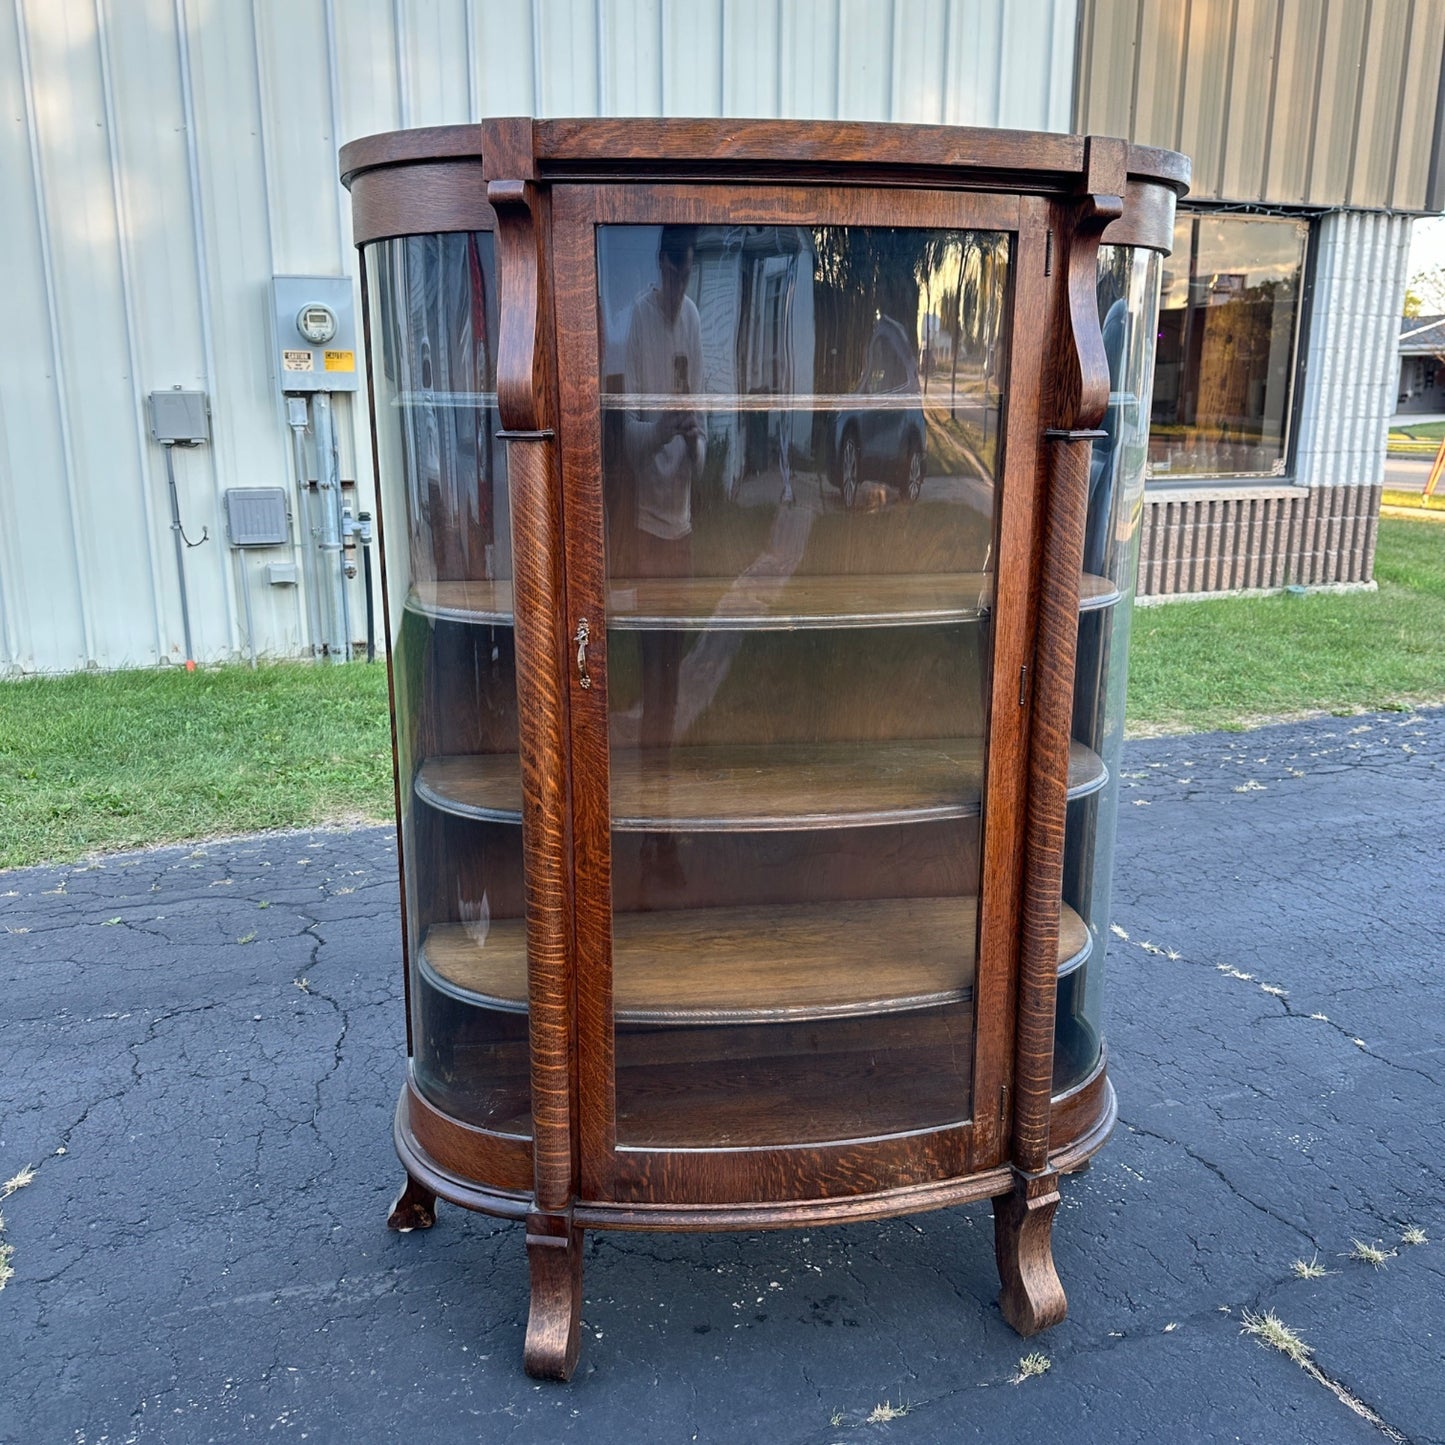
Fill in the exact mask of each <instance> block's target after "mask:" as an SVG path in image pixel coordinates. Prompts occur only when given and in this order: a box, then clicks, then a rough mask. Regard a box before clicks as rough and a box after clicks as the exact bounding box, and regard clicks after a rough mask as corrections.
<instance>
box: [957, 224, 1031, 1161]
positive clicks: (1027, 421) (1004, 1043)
mask: <svg viewBox="0 0 1445 1445" xmlns="http://www.w3.org/2000/svg"><path fill="white" fill-rule="evenodd" d="M1019 209H1020V215H1019V228H1018V231H1017V232H1016V233H1015V236H1014V247H1013V254H1012V255H1011V257H1010V268H1009V270H1010V283H1011V284H1010V294H1009V305H1008V315H1009V317H1010V326H1009V363H1008V365H1009V369H1008V382H1007V385H1006V387H1005V391H1004V407H1005V412H1004V420H1003V438H1004V445H1003V468H1002V472H1001V474H1000V477H999V487H998V496H999V501H998V504H997V505H998V518H997V522H996V529H997V530H996V535H997V538H998V542H997V552H996V555H997V557H998V570H997V576H996V578H995V581H994V598H995V605H994V610H993V618H992V628H993V661H992V669H991V675H990V683H989V686H990V694H989V724H988V739H989V741H988V761H987V777H986V789H987V790H986V793H985V798H984V815H983V822H984V831H983V849H984V851H983V870H982V878H981V882H980V895H979V940H978V977H977V983H976V984H975V997H976V998H977V1000H978V1010H977V1017H978V1034H977V1042H976V1053H975V1055H974V1099H975V1101H976V1102H975V1108H974V1130H975V1141H974V1147H975V1151H976V1155H977V1158H978V1160H979V1163H980V1164H981V1165H982V1166H984V1167H987V1166H989V1165H991V1164H995V1163H998V1162H999V1161H1000V1160H1001V1159H1002V1158H1003V1152H1002V1151H1003V1148H1004V1140H1005V1136H1006V1130H1007V1118H1006V1112H1005V1103H1006V1100H1007V1098H1008V1092H1007V1091H1008V1090H1009V1089H1010V1088H1011V1079H1012V1075H1013V1043H1014V1038H1013V1003H1014V977H1015V968H1016V964H1017V929H1016V927H1015V924H1014V920H1015V919H1016V918H1017V916H1018V905H1019V895H1020V891H1021V887H1022V885H1021V876H1022V863H1023V850H1022V846H1021V834H1022V831H1023V830H1022V827H1021V826H1020V824H1021V820H1022V818H1023V811H1024V805H1025V787H1026V780H1025V766H1024V758H1025V748H1026V746H1027V740H1028V718H1029V713H1028V707H1027V689H1026V683H1027V669H1028V664H1029V658H1030V654H1031V649H1032V642H1033V632H1034V625H1035V617H1034V611H1033V597H1032V595H1031V592H1030V586H1029V582H1030V578H1031V577H1032V576H1033V575H1034V573H1033V570H1032V569H1033V562H1034V556H1035V552H1036V549H1037V545H1038V539H1037V536H1036V530H1037V527H1038V513H1039V507H1038V497H1039V496H1040V495H1041V490H1040V477H1039V466H1040V458H1039V437H1038V424H1037V411H1038V398H1039V394H1040V389H1041V387H1042V384H1043V368H1044V364H1045V357H1044V350H1043V338H1044V337H1045V336H1047V334H1048V331H1047V327H1046V326H1039V325H1035V324H1033V322H1032V320H1031V321H1030V323H1029V324H1026V325H1023V326H1020V325H1018V324H1017V322H1018V318H1019V317H1021V316H1022V317H1028V318H1035V317H1038V316H1039V315H1040V314H1041V313H1046V311H1047V299H1048V290H1049V282H1048V280H1047V279H1046V278H1045V275H1044V270H1045V252H1046V249H1047V237H1046V234H1045V228H1046V219H1045V218H1046V214H1047V212H1046V207H1045V206H1044V205H1043V203H1042V202H1040V201H1039V200H1037V198H1034V197H1023V198H1021V199H1020V208H1019Z"/></svg>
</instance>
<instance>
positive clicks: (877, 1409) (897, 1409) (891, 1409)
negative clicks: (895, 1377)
mask: <svg viewBox="0 0 1445 1445" xmlns="http://www.w3.org/2000/svg"><path fill="white" fill-rule="evenodd" d="M909 1408H910V1406H909V1404H908V1401H907V1400H900V1401H899V1402H898V1404H896V1405H895V1404H894V1403H893V1402H892V1401H891V1400H885V1401H884V1402H883V1403H882V1404H881V1405H875V1406H874V1407H873V1408H872V1410H870V1411H869V1412H868V1418H867V1419H866V1420H865V1421H864V1422H863V1423H864V1424H865V1425H887V1424H888V1423H890V1421H893V1420H901V1419H902V1418H903V1417H904V1416H905V1415H906V1414H907V1413H908V1411H909Z"/></svg>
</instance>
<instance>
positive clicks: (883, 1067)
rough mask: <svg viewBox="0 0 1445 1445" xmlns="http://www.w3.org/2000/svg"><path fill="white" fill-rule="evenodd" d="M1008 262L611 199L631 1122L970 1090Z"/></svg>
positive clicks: (898, 1102) (614, 631) (606, 464)
mask: <svg viewBox="0 0 1445 1445" xmlns="http://www.w3.org/2000/svg"><path fill="white" fill-rule="evenodd" d="M1009 262H1010V237H1009V236H1008V235H1007V234H1006V233H1001V232H984V231H963V230H913V229H904V228H893V227H846V226H790V225H718V226H696V227H672V226H669V227H660V226H644V225H604V226H601V227H599V228H598V231H597V264H598V297H599V309H600V314H599V318H598V320H599V332H600V340H601V355H600V357H599V365H600V371H601V377H602V386H601V390H602V408H603V437H602V439H603V479H602V484H603V493H604V502H605V506H606V521H607V574H608V616H607V628H608V631H607V649H608V652H607V657H608V678H609V683H608V688H609V719H610V747H611V770H610V776H611V790H610V792H611V806H612V830H613V832H612V864H613V868H612V878H613V909H614V913H613V999H614V1024H615V1029H616V1107H617V1139H618V1143H619V1145H621V1146H623V1147H656V1148H669V1147H671V1148H693V1147H696V1148H709V1147H748V1146H757V1147H766V1146H768V1145H774V1144H783V1143H796V1142H799V1141H803V1142H815V1141H825V1140H836V1139H855V1138H875V1137H877V1136H879V1135H885V1134H894V1133H903V1132H908V1131H912V1130H918V1129H926V1128H936V1127H942V1126H945V1125H949V1124H954V1123H958V1122H961V1121H963V1120H966V1119H968V1118H969V1117H970V1116H971V1113H972V1101H971V1089H972V1075H973V1056H974V977H975V959H976V953H977V901H978V894H979V887H980V868H981V864H980V858H981V833H982V818H981V812H982V798H983V795H984V781H985V765H986V758H985V748H984V739H985V733H986V726H985V722H986V705H987V683H988V672H989V664H990V656H991V647H992V640H991V631H990V625H989V609H990V606H991V602H992V584H993V575H994V535H995V493H996V488H997V484H998V479H999V477H1000V475H1001V473H1000V468H999V436H1000V428H999V423H1000V418H1001V415H1002V408H1003V384H1002V380H1001V378H1002V377H1003V376H1004V375H1005V370H1004V366H1005V355H1006V345H1007V339H1008V338H1007V329H1006V324H1005V319H1004V318H1005V315H1006V300H1007V295H1008V274H1009Z"/></svg>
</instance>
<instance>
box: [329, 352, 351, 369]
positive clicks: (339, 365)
mask: <svg viewBox="0 0 1445 1445" xmlns="http://www.w3.org/2000/svg"><path fill="white" fill-rule="evenodd" d="M326 369H327V371H355V370H356V353H355V352H354V351H328V352H327V353H326Z"/></svg>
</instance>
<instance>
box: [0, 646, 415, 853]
mask: <svg viewBox="0 0 1445 1445" xmlns="http://www.w3.org/2000/svg"><path fill="white" fill-rule="evenodd" d="M392 807H393V802H392V786H391V734H390V731H389V727H388V723H387V710H386V668H385V667H384V666H383V665H381V664H376V665H374V666H366V665H364V664H354V665H352V666H348V667H315V666H311V665H309V664H304V663H285V664H277V665H273V666H269V667H262V668H260V669H259V670H257V671H255V672H252V671H251V669H250V668H248V667H222V668H209V669H207V668H202V669H200V670H199V671H197V672H193V673H187V672H184V671H181V670H179V669H171V668H164V669H159V670H155V671H146V672H114V673H80V674H77V675H75V676H71V677H55V678H28V679H23V680H21V681H13V682H4V683H0V867H15V866H17V865H22V864H28V863H37V862H42V861H50V862H61V861H69V860H71V859H75V858H78V857H80V856H82V855H83V854H85V853H88V852H91V851H94V850H107V849H118V848H137V847H143V846H146V845H148V844H152V843H161V842H174V841H177V840H180V839H188V838H204V837H212V836H215V835H217V834H225V833H243V832H254V831H256V830H258V829H263V828H289V827H305V826H307V825H308V824H313V823H318V822H325V821H340V820H345V819H352V818H367V819H385V818H389V817H390V816H391V815H392Z"/></svg>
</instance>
